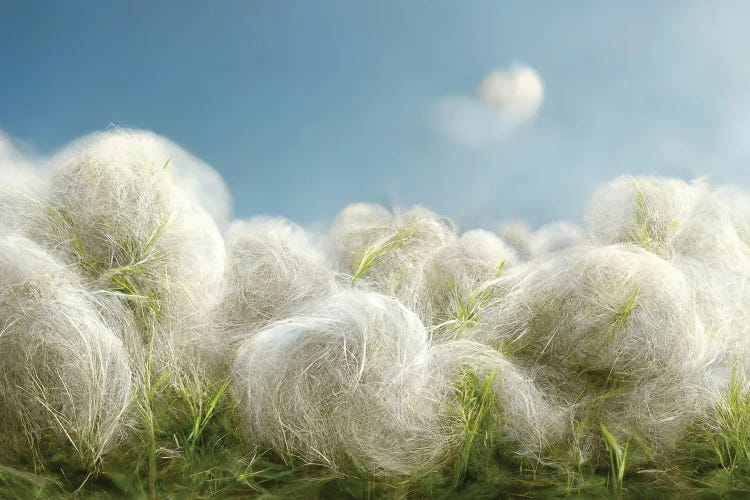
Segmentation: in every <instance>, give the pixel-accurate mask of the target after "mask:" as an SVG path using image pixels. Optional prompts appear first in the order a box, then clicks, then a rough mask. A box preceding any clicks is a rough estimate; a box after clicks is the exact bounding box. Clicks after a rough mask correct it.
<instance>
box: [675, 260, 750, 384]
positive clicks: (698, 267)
mask: <svg viewBox="0 0 750 500" xmlns="http://www.w3.org/2000/svg"><path fill="white" fill-rule="evenodd" d="M674 265H675V266H676V267H677V268H679V269H680V270H681V271H682V272H683V273H684V274H685V276H687V278H688V281H689V282H690V284H691V287H692V289H693V292H694V294H695V303H696V308H697V311H698V314H699V315H700V318H701V321H702V322H703V325H704V327H705V331H706V338H707V340H708V342H709V345H710V346H712V351H713V352H714V356H715V358H716V359H715V361H714V363H713V364H712V375H713V376H714V377H715V378H716V381H717V382H716V383H717V384H718V385H719V386H722V387H726V386H728V384H729V382H730V380H731V376H732V370H733V369H734V368H735V367H738V368H741V369H742V370H743V371H744V372H745V373H748V374H750V329H749V327H748V325H750V274H747V273H744V272H738V271H736V270H734V269H732V268H731V267H729V266H727V265H726V264H725V263H723V262H721V261H712V262H707V261H702V260H699V259H695V258H691V257H682V256H678V257H676V258H675V259H674Z"/></svg>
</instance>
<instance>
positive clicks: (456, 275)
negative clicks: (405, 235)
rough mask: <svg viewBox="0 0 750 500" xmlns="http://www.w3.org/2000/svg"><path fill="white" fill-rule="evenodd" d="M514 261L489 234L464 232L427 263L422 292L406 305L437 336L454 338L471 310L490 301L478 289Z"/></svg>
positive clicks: (510, 251)
mask: <svg viewBox="0 0 750 500" xmlns="http://www.w3.org/2000/svg"><path fill="white" fill-rule="evenodd" d="M516 260H517V257H516V253H515V251H514V250H513V249H512V248H510V247H509V246H508V245H506V244H505V243H504V242H503V241H502V240H501V239H500V238H498V237H497V236H496V235H494V234H493V233H491V232H489V231H484V230H481V229H480V230H473V231H468V232H466V233H464V234H463V235H461V237H460V238H458V239H457V240H455V241H453V242H450V243H448V244H447V245H445V246H443V247H442V248H440V249H439V250H438V251H437V252H436V253H435V254H434V255H433V256H432V257H431V258H430V259H429V260H428V261H427V263H426V265H425V267H424V270H423V283H422V286H421V292H422V293H421V294H420V295H417V296H413V301H412V303H411V304H410V305H412V307H413V308H414V310H416V311H419V312H420V315H421V316H422V319H423V320H424V321H425V323H426V324H428V325H432V326H434V327H435V334H436V335H437V336H438V337H454V336H457V335H458V334H460V330H461V329H463V328H464V327H466V326H470V324H471V321H472V318H473V316H474V314H473V312H475V311H474V310H475V308H476V307H479V306H481V303H482V302H484V301H486V300H488V299H489V298H490V297H489V296H488V294H487V293H482V290H481V286H482V285H483V284H484V283H486V282H488V281H491V280H493V279H495V278H497V277H498V276H500V275H501V274H502V273H503V272H507V269H508V268H510V267H511V266H512V265H513V264H514V263H515V262H516ZM487 290H488V291H490V290H492V289H491V288H488V289H487Z"/></svg>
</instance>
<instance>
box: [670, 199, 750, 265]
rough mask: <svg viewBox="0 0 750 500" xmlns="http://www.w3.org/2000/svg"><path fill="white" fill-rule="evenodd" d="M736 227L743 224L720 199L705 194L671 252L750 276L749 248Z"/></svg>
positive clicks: (677, 236) (675, 241)
mask: <svg viewBox="0 0 750 500" xmlns="http://www.w3.org/2000/svg"><path fill="white" fill-rule="evenodd" d="M738 222H739V225H738V224H737V223H738ZM739 227H742V221H741V220H740V219H739V217H735V215H734V214H733V213H732V211H731V209H730V205H729V204H727V203H725V201H724V199H723V198H722V197H721V195H719V194H716V193H713V192H709V193H705V194H704V195H703V196H702V197H701V198H700V200H699V201H698V202H697V203H696V205H695V208H694V209H693V211H692V213H691V216H690V218H689V219H688V220H687V221H686V222H685V224H684V225H683V228H682V230H681V231H680V232H679V233H678V234H677V235H676V237H675V240H674V252H675V253H676V254H679V255H681V256H685V257H690V258H694V259H697V260H700V261H703V262H707V263H710V264H716V263H721V264H722V265H723V266H726V267H727V268H729V269H732V270H734V271H738V272H744V273H749V272H750V247H749V246H748V244H747V242H745V241H744V240H743V237H742V236H741V234H740V232H739V230H738V229H739Z"/></svg>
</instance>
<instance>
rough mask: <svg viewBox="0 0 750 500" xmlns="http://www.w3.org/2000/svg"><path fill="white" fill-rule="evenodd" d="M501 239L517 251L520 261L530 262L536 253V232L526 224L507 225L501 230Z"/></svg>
mask: <svg viewBox="0 0 750 500" xmlns="http://www.w3.org/2000/svg"><path fill="white" fill-rule="evenodd" d="M500 238H501V239H502V240H503V241H504V242H505V243H507V244H508V245H509V246H510V247H511V248H513V250H515V252H516V253H517V254H518V256H519V258H520V259H523V260H528V259H530V258H531V257H532V256H533V255H534V253H535V248H534V232H533V231H532V230H531V228H530V227H529V226H528V224H526V223H524V222H521V221H510V222H507V223H505V224H504V225H503V226H502V227H501V228H500Z"/></svg>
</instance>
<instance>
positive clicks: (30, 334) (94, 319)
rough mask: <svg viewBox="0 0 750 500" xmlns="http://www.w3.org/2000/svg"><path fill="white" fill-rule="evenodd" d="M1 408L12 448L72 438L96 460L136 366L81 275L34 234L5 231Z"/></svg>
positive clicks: (1, 241)
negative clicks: (51, 253)
mask: <svg viewBox="0 0 750 500" xmlns="http://www.w3.org/2000/svg"><path fill="white" fill-rule="evenodd" d="M0 276H2V281H3V287H1V288H0V332H2V335H0V375H1V376H0V413H2V415H3V429H2V432H3V434H4V436H3V438H4V440H5V441H6V443H8V444H9V446H10V447H11V448H15V449H17V450H19V451H21V452H22V451H23V450H24V449H25V448H26V447H27V446H38V445H39V444H40V443H41V444H46V442H47V440H48V439H51V438H53V437H54V438H56V439H57V440H60V441H65V440H67V441H69V442H70V443H71V444H72V446H73V447H74V449H75V451H76V453H77V454H78V455H79V457H80V459H81V460H82V461H84V462H85V463H88V464H93V463H96V462H97V461H98V460H99V458H100V457H101V456H102V454H103V453H104V452H105V451H106V450H107V449H108V448H109V447H111V446H112V444H113V443H114V441H115V440H116V438H117V437H118V434H119V433H120V432H121V428H120V418H121V416H122V414H123V412H124V411H125V409H126V407H127V405H128V402H129V399H130V383H131V372H130V368H129V364H128V357H127V354H126V352H125V349H124V348H123V344H122V342H121V341H120V340H119V339H118V338H117V337H116V336H115V334H114V333H113V332H112V330H111V329H110V328H109V327H108V326H107V325H106V324H105V322H104V320H103V318H102V316H101V315H100V314H99V312H98V311H97V310H96V309H95V308H94V307H93V306H92V304H91V303H90V302H89V301H88V300H87V297H88V294H87V293H86V292H84V290H83V289H82V288H80V287H79V286H78V285H76V283H75V281H76V280H75V277H74V276H73V275H72V274H70V273H69V272H68V271H67V270H66V269H65V268H64V267H63V266H62V265H60V264H59V263H58V262H56V261H55V260H54V259H53V258H52V257H50V256H49V255H48V254H46V253H44V252H43V251H42V250H41V249H40V248H39V247H38V246H37V245H35V244H34V243H32V242H31V241H29V240H27V239H25V238H22V237H18V236H1V237H0Z"/></svg>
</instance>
